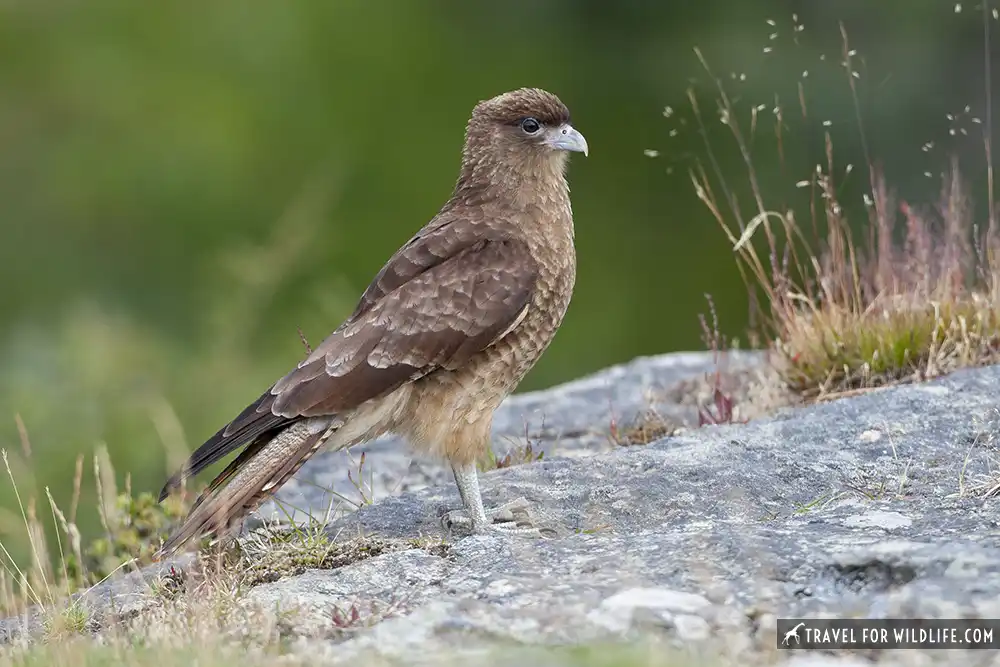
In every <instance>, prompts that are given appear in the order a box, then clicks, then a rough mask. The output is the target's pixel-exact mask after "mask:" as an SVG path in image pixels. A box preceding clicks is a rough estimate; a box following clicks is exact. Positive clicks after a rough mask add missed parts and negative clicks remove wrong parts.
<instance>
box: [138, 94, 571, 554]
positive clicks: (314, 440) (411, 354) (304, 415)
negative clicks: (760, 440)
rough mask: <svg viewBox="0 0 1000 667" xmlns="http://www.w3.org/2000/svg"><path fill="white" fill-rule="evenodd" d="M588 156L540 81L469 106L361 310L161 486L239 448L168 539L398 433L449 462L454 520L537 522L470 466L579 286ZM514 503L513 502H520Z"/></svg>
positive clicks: (220, 528)
mask: <svg viewBox="0 0 1000 667" xmlns="http://www.w3.org/2000/svg"><path fill="white" fill-rule="evenodd" d="M574 152H579V153H583V155H584V156H587V155H588V154H589V147H588V145H587V140H586V139H585V138H584V136H583V135H582V134H581V133H580V132H579V131H578V130H577V129H576V128H575V127H574V126H573V124H572V123H571V119H570V112H569V109H568V108H567V106H566V105H565V104H564V103H563V102H562V101H561V100H560V99H559V97H558V96H556V95H555V94H553V93H550V92H548V91H546V90H543V89H540V88H520V89H517V90H512V91H509V92H505V93H503V94H500V95H497V96H495V97H492V98H490V99H486V100H482V101H480V102H478V103H477V104H476V105H475V106H474V108H473V110H472V113H471V115H470V117H469V120H468V122H467V124H466V128H465V141H464V145H463V148H462V154H461V168H460V171H459V175H458V178H457V181H456V182H455V185H454V189H453V191H452V194H451V196H450V197H449V198H448V199H447V200H446V202H445V203H444V205H443V206H442V207H441V208H440V210H439V212H438V213H437V214H436V215H435V216H434V217H433V218H432V219H431V220H430V221H429V222H427V223H426V224H425V225H424V226H423V227H422V228H420V229H419V230H418V231H417V232H416V233H415V234H414V235H413V236H412V237H411V238H410V239H409V240H408V241H407V242H406V243H405V244H404V245H403V246H401V247H400V248H399V249H398V250H397V251H396V252H395V253H394V254H393V255H392V256H391V257H390V259H389V260H388V261H387V262H386V263H385V265H384V266H383V267H382V268H381V270H380V271H378V273H377V274H376V275H375V277H374V279H373V280H372V281H371V283H370V284H369V285H368V288H367V289H366V290H365V291H364V293H363V294H362V295H361V297H360V299H359V301H358V303H357V306H356V307H355V309H354V311H353V312H352V313H351V314H350V316H348V317H347V319H346V320H344V322H343V323H342V324H341V325H340V326H338V327H337V328H336V329H335V330H334V331H333V332H332V333H331V334H330V335H329V336H328V337H327V338H326V339H325V340H323V342H322V343H321V344H319V345H318V346H316V348H315V349H314V350H312V352H311V353H309V354H308V355H307V356H306V357H305V359H303V360H302V361H301V362H300V363H299V364H298V365H297V366H296V367H295V368H294V369H293V370H291V371H290V372H288V373H287V374H286V375H285V376H284V377H282V378H280V379H279V380H278V381H277V382H275V383H274V384H273V385H272V386H271V387H269V388H268V389H267V390H266V391H265V392H264V393H263V394H261V396H260V397H259V398H257V400H255V401H253V402H252V403H251V404H250V405H248V406H247V407H246V408H245V409H244V410H243V411H242V412H241V413H240V414H239V415H237V416H236V418H235V419H233V420H232V421H230V422H229V423H228V424H226V425H225V426H223V427H222V428H221V429H219V431H218V432H216V433H215V434H214V435H213V436H212V437H210V438H209V439H208V440H207V441H206V442H205V443H204V444H202V445H201V446H200V447H198V448H197V449H196V450H195V451H194V452H193V453H192V454H191V455H190V457H189V458H188V459H187V461H186V462H185V463H184V465H183V466H181V467H180V469H179V470H177V471H176V472H175V473H174V474H173V475H171V476H170V477H169V479H168V480H167V481H166V483H165V484H164V486H163V489H162V491H161V492H160V496H159V500H160V501H161V502H162V501H163V500H164V499H165V498H166V497H167V496H168V495H170V494H171V493H172V492H173V491H174V490H176V489H177V488H179V487H180V485H181V484H182V483H183V482H184V480H186V479H187V478H188V477H190V476H192V475H196V474H198V473H199V472H201V471H202V470H204V469H205V468H206V467H208V466H210V465H212V464H214V463H216V462H218V461H220V460H221V459H223V458H224V457H225V456H227V455H229V454H231V453H232V452H234V451H236V450H240V449H241V448H242V449H241V451H240V453H239V454H238V455H237V456H236V457H235V458H234V459H233V460H232V461H231V462H230V463H229V464H228V466H226V467H225V469H224V470H223V471H222V472H221V473H219V475H218V476H217V477H215V479H213V480H212V482H211V483H210V484H209V485H208V487H207V488H206V489H205V490H204V491H203V492H202V493H201V494H200V495H199V497H198V498H197V499H196V500H195V502H194V503H193V505H192V506H191V508H190V510H189V511H188V513H187V516H186V517H185V518H184V519H183V520H182V521H181V523H180V525H179V526H178V527H177V528H176V529H175V530H174V531H173V532H172V533H171V534H170V535H169V536H168V537H167V539H166V540H165V542H164V543H163V545H162V547H161V548H160V550H159V552H158V553H157V558H158V559H162V558H163V557H165V556H166V555H169V554H171V553H173V552H175V551H177V550H179V549H180V548H181V547H182V546H183V545H185V544H186V543H188V542H189V541H192V540H194V539H200V538H205V537H215V538H218V537H220V536H222V535H224V534H232V533H233V532H234V531H238V530H240V527H241V526H242V521H243V520H244V518H245V517H246V515H247V514H248V513H250V512H252V511H254V510H255V509H256V508H257V507H258V506H259V505H260V504H261V503H262V502H263V501H264V500H266V499H267V498H268V497H270V496H271V495H273V494H274V493H275V492H276V491H277V490H278V489H279V488H280V487H281V486H282V485H283V484H284V483H285V482H287V481H288V480H289V479H290V478H291V477H292V476H293V475H295V473H296V472H297V471H298V470H299V468H300V467H301V466H302V465H303V463H305V462H306V461H307V460H308V459H309V458H310V457H311V456H312V455H313V454H315V453H316V452H317V451H318V450H319V449H320V448H323V447H325V448H328V449H331V450H338V449H344V448H349V447H352V446H355V445H358V444H360V443H363V442H366V441H369V440H372V439H374V438H376V437H379V436H381V435H383V434H388V433H393V434H396V435H399V436H402V437H403V438H405V439H406V440H407V441H408V443H409V446H410V447H411V449H412V450H413V451H415V452H417V453H420V454H424V455H428V456H431V457H436V458H437V459H438V460H443V462H445V463H447V464H448V465H450V467H451V470H452V473H453V475H454V479H455V484H456V486H457V487H458V492H459V496H460V498H461V502H462V508H461V509H456V510H453V511H450V512H448V513H447V514H446V515H445V516H444V517H442V520H443V521H445V522H446V523H447V525H448V526H460V525H464V526H466V527H467V528H470V529H471V532H472V533H473V534H483V533H507V534H512V533H517V532H519V531H531V530H532V528H531V527H528V528H525V527H523V526H521V525H518V523H517V522H512V521H510V514H511V513H510V508H511V506H512V503H508V504H506V505H501V506H499V507H493V508H488V509H487V508H486V507H485V506H484V503H483V499H482V495H481V492H480V487H479V478H478V475H477V471H476V463H477V460H478V459H479V458H480V457H481V456H482V455H483V454H485V453H486V452H487V451H488V448H489V447H490V431H491V428H492V421H493V414H494V411H495V410H496V408H497V407H498V406H499V405H500V403H501V402H502V401H503V400H504V399H505V398H506V397H507V396H508V395H509V394H511V393H512V392H513V391H514V390H515V389H516V387H517V386H518V384H519V383H520V381H521V380H522V378H524V376H525V375H526V374H527V372H528V371H529V370H530V369H531V368H532V367H533V366H534V365H535V363H536V362H537V361H538V359H539V357H540V356H541V355H542V353H543V352H544V351H545V350H546V349H547V347H548V346H549V344H550V343H551V341H552V339H553V336H554V335H555V334H556V331H557V330H558V329H559V328H560V326H561V324H562V321H563V317H564V315H565V314H566V311H567V309H568V307H569V303H570V299H571V297H572V294H573V289H574V284H575V281H576V251H575V245H574V235H575V232H574V225H573V212H572V206H571V202H570V191H569V185H568V180H567V175H566V172H567V166H568V161H569V160H568V158H569V155H570V154H571V153H574ZM520 501H523V499H519V500H518V501H515V502H520Z"/></svg>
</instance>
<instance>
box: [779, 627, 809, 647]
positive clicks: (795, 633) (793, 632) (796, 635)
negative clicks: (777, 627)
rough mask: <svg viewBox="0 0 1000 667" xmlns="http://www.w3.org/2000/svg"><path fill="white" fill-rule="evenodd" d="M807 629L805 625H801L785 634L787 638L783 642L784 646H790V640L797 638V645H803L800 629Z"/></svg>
mask: <svg viewBox="0 0 1000 667" xmlns="http://www.w3.org/2000/svg"><path fill="white" fill-rule="evenodd" d="M801 627H805V623H799V624H798V625H796V626H795V627H794V628H792V629H791V630H789V631H788V632H786V633H785V638H784V639H782V640H781V644H782V646H786V645H788V640H789V639H792V638H793V637H794V638H795V643H796V645H798V644H800V643H802V639H801V638H800V637H799V628H801Z"/></svg>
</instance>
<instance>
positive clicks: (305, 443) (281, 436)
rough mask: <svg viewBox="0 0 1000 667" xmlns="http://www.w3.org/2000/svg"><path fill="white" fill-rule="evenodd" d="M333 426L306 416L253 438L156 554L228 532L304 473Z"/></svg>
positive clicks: (167, 552) (172, 550)
mask: <svg viewBox="0 0 1000 667" xmlns="http://www.w3.org/2000/svg"><path fill="white" fill-rule="evenodd" d="M332 431H333V428H324V429H321V430H318V429H316V427H315V425H312V424H310V422H309V421H308V420H306V421H299V422H295V423H293V424H291V425H290V426H288V427H287V428H285V429H283V430H281V431H279V432H278V433H277V435H274V436H273V437H264V438H259V439H257V440H255V441H254V442H252V443H251V444H250V445H249V446H247V448H246V449H244V450H243V452H241V453H240V455H239V456H237V457H236V458H235V459H233V461H232V463H230V464H229V465H228V466H227V467H226V469H225V470H223V471H222V472H221V473H220V474H219V476H218V477H216V478H215V479H214V480H212V483H211V484H210V485H209V487H208V488H207V489H205V491H204V492H203V493H202V494H201V495H200V496H199V497H198V499H197V500H196V501H195V503H194V505H193V506H192V507H191V511H190V512H189V513H188V515H187V517H186V518H185V519H184V523H182V524H181V526H180V527H179V528H177V529H176V530H175V531H174V532H173V533H172V534H171V535H170V537H169V538H167V541H166V542H164V544H163V546H162V547H161V548H160V550H159V551H158V552H157V553H156V554H155V556H154V559H155V560H161V559H163V558H165V557H167V556H169V555H170V554H172V553H174V552H175V551H176V550H177V549H178V548H180V547H181V546H183V545H184V544H185V543H186V542H188V541H189V540H191V539H195V538H199V537H204V536H207V535H220V534H222V533H223V532H225V531H227V530H228V529H229V528H230V527H231V526H232V525H233V524H234V523H236V522H238V521H239V520H240V519H242V518H243V517H245V516H246V515H247V514H248V513H250V512H252V511H253V510H254V509H256V508H257V506H258V505H260V504H261V503H262V502H263V501H264V500H265V499H267V498H268V497H269V496H271V495H272V494H273V493H274V492H275V491H277V490H278V489H279V488H280V487H281V486H282V485H283V484H284V483H285V482H287V481H288V480H289V479H290V478H291V477H292V475H294V474H295V473H296V472H298V470H299V468H301V467H302V464H303V463H305V462H306V461H308V460H309V458H310V457H311V456H312V455H313V454H315V453H316V451H317V450H318V449H319V448H320V447H321V446H322V445H323V443H324V442H325V441H326V439H327V438H328V437H329V436H330V433H331V432H332Z"/></svg>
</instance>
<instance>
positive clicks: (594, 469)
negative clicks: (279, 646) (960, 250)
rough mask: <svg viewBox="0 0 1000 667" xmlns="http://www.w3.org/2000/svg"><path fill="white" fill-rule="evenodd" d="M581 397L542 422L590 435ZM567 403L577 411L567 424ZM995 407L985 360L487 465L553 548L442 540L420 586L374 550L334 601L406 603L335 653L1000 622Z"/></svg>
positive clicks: (449, 491)
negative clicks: (806, 626)
mask: <svg viewBox="0 0 1000 667" xmlns="http://www.w3.org/2000/svg"><path fill="white" fill-rule="evenodd" d="M562 391H566V390H565V388H564V389H562V390H560V392H562ZM560 392H556V395H560ZM535 400H539V401H540V399H539V398H537V397H536V398H535ZM582 400H583V399H580V401H582ZM560 401H562V402H561V403H560ZM575 401H576V398H574V399H572V400H566V399H564V398H561V399H559V401H556V400H553V402H552V403H550V404H549V408H548V409H549V411H550V412H549V414H551V415H552V421H551V423H553V424H562V425H565V426H567V427H568V426H570V425H572V426H573V428H575V429H577V430H576V431H575V432H580V431H583V429H581V428H579V426H580V422H578V421H577V422H574V421H573V420H579V419H581V418H582V416H583V415H586V413H587V408H586V407H585V406H584V404H583V403H575ZM596 401H597V402H596V403H595V404H594V405H593V406H592V408H593V412H594V413H595V414H599V415H600V417H599V419H602V420H603V419H605V418H606V417H607V413H606V412H601V404H602V403H603V400H601V399H596ZM559 405H567V406H572V407H569V408H568V409H569V410H571V411H572V414H571V415H565V416H564V417H561V418H559V417H558V416H557V414H558V410H557V406H559ZM998 406H1000V368H985V369H979V370H972V371H964V372H960V373H956V374H954V375H952V376H950V377H947V378H944V379H941V380H938V381H936V382H933V383H929V384H925V385H914V386H904V387H897V388H892V389H888V390H883V391H878V392H874V393H870V394H867V395H863V396H859V397H855V398H850V399H844V400H840V401H835V402H831V403H826V404H822V405H817V406H813V407H809V408H805V409H799V410H794V411H789V412H786V413H784V414H782V415H780V416H776V417H773V418H769V419H760V420H757V421H754V422H751V423H749V424H745V425H729V426H719V427H706V428H702V429H698V430H691V431H687V432H685V433H684V434H682V435H677V436H674V437H668V438H664V439H661V440H659V441H656V442H653V443H651V444H649V445H647V446H645V447H629V448H617V449H615V450H612V451H604V452H599V451H595V453H593V454H591V455H589V456H582V455H578V454H577V455H573V456H565V457H559V456H553V457H552V458H551V459H549V458H546V459H545V460H543V461H541V462H538V463H534V464H530V465H522V466H517V467H513V468H510V469H505V470H500V471H494V472H491V473H487V474H485V475H483V489H484V495H485V497H486V499H487V502H488V503H502V502H505V501H509V500H512V499H514V498H517V497H525V498H527V499H528V500H529V501H530V502H531V503H532V506H533V508H534V511H535V512H536V516H537V519H538V522H539V523H541V524H542V525H544V526H547V527H550V528H552V529H553V531H554V533H553V534H555V535H557V537H555V538H551V539H531V538H506V537H499V536H496V537H494V536H476V537H464V538H462V537H461V536H458V535H456V536H452V539H454V540H455V541H454V546H453V548H452V550H451V552H450V553H449V555H448V556H446V557H436V556H429V555H425V556H423V557H422V559H421V561H420V562H423V563H425V565H424V566H423V567H424V568H425V572H424V575H421V574H420V573H419V572H415V571H414V570H413V569H412V568H411V569H409V570H408V571H409V572H410V573H411V576H413V577H414V581H415V583H413V584H412V585H411V584H408V583H405V582H402V581H400V579H399V577H398V574H396V573H398V572H399V571H401V570H404V569H407V568H406V567H404V566H403V563H404V562H407V563H409V562H411V561H410V560H409V559H412V558H414V556H413V555H412V554H411V553H410V552H395V553H390V554H386V555H384V556H380V557H379V559H376V560H378V561H379V562H378V563H377V566H376V567H375V568H374V570H373V569H371V566H369V569H366V570H363V571H364V572H365V575H364V576H363V577H361V578H360V580H359V579H358V578H356V577H355V578H354V580H357V581H359V583H358V585H357V586H356V587H355V588H352V589H350V590H343V589H337V590H338V591H339V592H338V593H337V594H336V595H333V596H331V598H332V599H342V597H339V596H343V597H346V596H352V595H353V596H365V595H376V596H377V595H380V594H382V593H383V592H384V591H386V590H389V589H391V590H393V591H394V592H395V593H396V594H397V595H401V596H402V597H406V596H412V599H413V605H412V606H410V607H408V608H407V610H406V611H405V612H403V613H401V614H400V615H399V616H397V617H395V618H392V619H390V620H386V621H383V622H382V623H381V624H379V625H377V626H376V627H375V628H374V629H371V630H367V631H365V632H363V633H360V634H358V635H357V636H353V637H351V638H349V639H347V640H346V641H343V642H342V643H341V644H340V645H338V648H337V651H336V654H337V655H339V656H341V658H342V659H344V660H345V661H346V660H348V659H350V658H348V657H346V656H355V657H356V656H358V655H361V654H364V653H365V652H368V653H372V652H374V653H377V654H378V655H380V656H383V657H388V658H392V657H395V658H401V657H405V656H413V655H416V654H421V655H432V654H433V652H434V651H437V650H441V649H443V648H444V646H445V645H446V644H447V643H448V642H449V641H453V640H452V639H449V638H452V637H453V636H454V633H456V632H459V633H461V635H462V636H463V637H464V639H463V640H462V641H463V645H465V646H474V645H478V644H482V645H486V644H488V643H490V642H496V641H514V642H527V643H536V644H537V643H541V644H562V643H566V642H570V643H582V642H592V641H614V640H623V639H624V640H634V639H636V638H639V637H646V636H649V635H655V636H658V637H661V638H663V639H664V641H667V642H668V643H673V644H697V643H699V642H701V641H703V640H705V641H707V642H709V643H710V642H711V641H712V640H713V638H717V637H718V636H719V635H720V633H725V635H726V636H727V637H731V638H732V637H734V636H736V635H739V636H742V637H744V643H743V644H740V643H739V642H735V643H734V644H733V645H734V646H742V647H743V648H744V649H746V648H751V647H753V648H755V649H757V650H760V651H764V650H767V649H770V650H772V651H773V649H774V645H775V629H774V628H775V626H774V622H773V619H775V618H777V617H799V616H809V615H817V616H838V615H852V616H856V615H861V616H870V617H897V616H914V617H958V616H976V617H997V616H1000V514H998V512H997V507H996V505H995V504H994V503H995V501H994V500H993V499H992V498H986V497H983V495H982V490H983V489H986V488H988V487H989V482H990V481H993V482H994V483H995V482H996V477H997V474H998V473H997V470H998V467H997V465H996V464H997V461H996V455H997V446H996V443H995V441H994V437H993V433H994V432H995V431H996V430H997V428H996V427H997V426H998V425H1000V418H998V416H997V415H998V414H1000V413H998ZM633 407H634V404H633ZM560 420H561V421H560ZM568 437H578V436H568ZM458 505H459V500H458V498H457V494H456V493H455V491H454V489H453V488H452V487H451V485H450V483H448V484H441V485H439V486H435V487H428V488H425V489H422V490H420V491H418V492H412V493H406V494H403V495H400V496H396V497H392V498H388V499H385V500H383V501H382V502H379V503H376V504H374V505H371V506H366V507H363V508H361V509H360V510H359V511H357V512H356V513H353V514H351V515H350V516H347V517H345V518H343V519H340V520H338V521H337V522H334V523H333V524H332V525H331V526H330V528H329V530H331V531H340V530H344V531H345V533H346V534H351V533H353V532H354V531H357V530H358V529H361V530H364V531H366V532H369V533H372V534H376V535H381V536H385V537H408V536H409V537H412V536H415V535H420V534H423V535H439V534H441V527H440V525H439V523H438V517H439V516H440V515H441V514H442V513H443V512H444V511H446V510H447V509H449V508H453V507H456V506H458ZM373 562H374V561H373ZM361 567H363V565H361V564H359V565H357V566H351V567H349V568H344V569H347V570H350V569H353V568H361ZM360 571H362V570H359V572H360ZM310 576H313V577H319V578H321V579H322V578H326V577H329V578H331V579H335V580H337V581H344V580H345V577H347V576H349V575H347V574H345V573H344V572H337V573H332V572H316V573H311V574H310ZM300 588H301V585H300V584H298V583H296V580H295V579H294V578H293V579H290V580H287V581H279V582H277V583H274V584H272V585H270V586H268V587H267V588H266V589H265V592H263V593H257V592H256V591H255V592H252V593H251V596H252V597H253V596H256V595H258V594H260V595H266V599H267V600H268V601H269V602H270V603H272V604H274V603H277V602H280V601H281V600H282V599H285V594H284V593H283V591H285V590H287V591H289V595H288V600H289V601H293V600H294V598H295V597H296V596H297V595H298V594H299V593H298V592H297V591H299V590H300ZM309 588H310V589H311V590H314V591H316V590H319V587H318V586H314V585H310V586H309ZM322 600H323V597H322V594H318V593H317V594H316V599H315V600H314V601H315V602H317V603H319V602H322ZM766 618H770V619H771V620H770V622H769V621H767V620H766ZM442 638H445V639H442ZM734 641H735V640H734ZM901 653H906V654H908V655H911V657H912V654H913V652H912V651H907V652H901ZM795 657H796V660H797V661H798V662H797V664H820V662H822V660H819V656H816V657H815V660H814V661H813V662H810V659H807V658H805V657H804V656H801V655H797V656H795ZM922 657H923V658H926V659H927V660H929V661H930V662H932V663H933V662H934V661H935V660H938V659H940V660H945V659H946V658H949V659H950V658H955V657H957V656H955V655H954V653H951V654H950V655H949V656H945V657H941V656H940V654H928V655H926V656H922ZM341 658H338V660H339V659H341ZM880 659H882V660H894V659H895V658H893V657H892V655H889V654H886V655H882V656H880ZM831 660H832V659H831ZM824 664H825V663H824ZM830 664H853V661H852V660H849V661H847V662H846V663H845V662H837V663H834V662H830Z"/></svg>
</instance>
